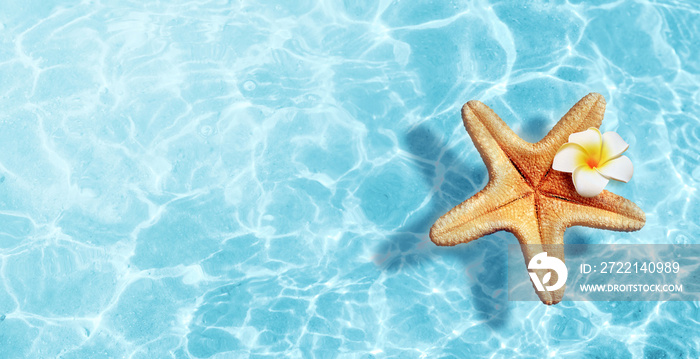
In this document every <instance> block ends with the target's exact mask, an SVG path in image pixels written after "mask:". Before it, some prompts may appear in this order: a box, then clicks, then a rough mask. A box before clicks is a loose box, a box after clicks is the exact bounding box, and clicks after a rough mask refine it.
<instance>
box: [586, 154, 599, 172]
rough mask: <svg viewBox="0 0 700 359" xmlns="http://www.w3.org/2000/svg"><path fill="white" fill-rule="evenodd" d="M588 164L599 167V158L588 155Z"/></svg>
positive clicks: (591, 166)
mask: <svg viewBox="0 0 700 359" xmlns="http://www.w3.org/2000/svg"><path fill="white" fill-rule="evenodd" d="M586 164H587V165H588V167H589V168H591V169H593V168H596V167H598V160H597V159H596V158H593V157H588V160H587V161H586Z"/></svg>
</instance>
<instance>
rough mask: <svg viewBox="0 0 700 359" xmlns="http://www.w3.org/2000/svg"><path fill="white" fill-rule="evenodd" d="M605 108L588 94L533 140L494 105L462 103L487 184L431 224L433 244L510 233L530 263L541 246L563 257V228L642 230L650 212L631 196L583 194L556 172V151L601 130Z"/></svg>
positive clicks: (552, 295)
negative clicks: (526, 138)
mask: <svg viewBox="0 0 700 359" xmlns="http://www.w3.org/2000/svg"><path fill="white" fill-rule="evenodd" d="M604 112H605V99H604V98H603V96H602V95H600V94H597V93H591V94H588V95H587V96H586V97H584V98H582V99H581V100H580V101H579V102H578V103H577V104H576V105H574V107H572V108H571V110H569V112H568V113H567V114H566V115H564V117H562V119H561V120H560V121H559V122H558V123H557V124H556V125H555V126H554V128H553V129H552V130H551V131H549V133H548V134H547V136H545V137H544V138H543V139H542V140H541V141H539V142H537V143H530V142H527V141H524V140H523V139H521V138H520V137H518V136H517V135H516V134H515V133H514V132H513V131H512V130H511V129H510V128H509V127H508V125H506V123H505V122H503V120H501V119H500V118H499V117H498V115H496V113H494V112H493V110H491V109H490V108H489V107H488V106H486V105H484V104H483V103H481V102H479V101H469V102H467V103H466V104H465V105H464V107H462V120H463V121H464V127H466V129H467V132H468V133H469V136H470V137H471V138H472V141H473V142H474V145H475V146H476V149H477V150H478V151H479V153H480V154H481V157H482V158H483V160H484V163H485V164H486V168H487V170H488V173H489V182H488V184H487V185H486V187H485V188H484V189H483V190H481V191H480V192H479V193H477V194H475V195H474V196H473V197H471V198H469V199H467V200H466V201H464V202H462V204H460V205H458V206H457V207H455V208H453V209H452V210H450V211H449V212H447V213H446V214H445V215H444V216H442V217H440V218H439V219H438V220H437V221H436V222H435V224H434V225H433V227H432V228H431V229H430V238H431V239H432V241H433V242H434V243H435V244H437V245H439V246H453V245H456V244H459V243H467V242H470V241H472V240H475V239H477V238H480V237H482V236H485V235H487V234H491V233H494V232H497V231H501V230H505V231H508V232H511V233H513V234H514V235H515V237H516V238H517V239H518V241H519V242H520V244H521V248H522V250H523V254H524V256H525V263H526V265H527V263H529V262H530V259H531V258H532V257H533V256H535V255H536V254H538V253H539V252H543V251H547V252H548V255H549V256H554V257H557V258H559V259H561V260H562V261H563V260H564V253H563V246H561V245H562V244H564V231H565V230H566V228H568V227H571V226H586V227H593V228H601V229H609V230H614V231H636V230H639V229H640V228H642V227H643V226H644V222H645V220H646V218H645V215H644V212H643V211H642V210H641V209H640V208H639V207H638V206H637V205H635V204H634V203H632V202H631V201H629V200H627V199H625V198H623V197H620V196H617V195H615V194H613V193H610V192H608V191H603V192H602V193H601V194H599V195H597V196H595V197H591V198H586V197H582V196H580V195H579V194H578V193H577V192H576V189H575V188H574V184H573V181H572V179H571V175H570V174H566V173H563V172H559V171H555V170H552V169H551V167H552V161H553V160H554V155H555V154H556V153H557V150H558V149H559V147H561V145H563V144H564V143H566V142H567V139H568V137H569V135H570V134H572V133H574V132H580V131H583V130H586V129H587V128H589V127H596V128H597V127H599V126H600V124H601V122H602V121H603V113H604ZM557 245H558V246H557ZM540 277H541V276H540ZM552 279H554V280H556V278H552ZM565 288H566V287H562V288H561V289H559V290H557V291H552V292H548V291H541V292H539V291H538V292H537V294H538V296H539V298H540V299H541V300H542V302H543V303H545V304H550V305H551V304H556V303H559V302H560V301H561V299H562V296H563V294H564V290H565Z"/></svg>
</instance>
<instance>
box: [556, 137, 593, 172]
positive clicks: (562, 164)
mask: <svg viewBox="0 0 700 359" xmlns="http://www.w3.org/2000/svg"><path fill="white" fill-rule="evenodd" d="M586 158H587V155H586V151H585V150H584V149H583V147H581V146H580V145H578V144H576V143H565V144H563V145H562V146H561V147H559V151H557V154H556V155H555V156H554V162H552V168H553V169H555V170H557V171H562V172H569V173H571V172H574V170H575V169H576V168H578V167H579V166H583V165H585V164H586Z"/></svg>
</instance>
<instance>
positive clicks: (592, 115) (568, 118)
mask: <svg viewBox="0 0 700 359" xmlns="http://www.w3.org/2000/svg"><path fill="white" fill-rule="evenodd" d="M604 113H605V98H604V97H603V95H601V94H599V93H595V92H591V93H589V94H588V95H586V96H584V97H583V98H582V99H581V100H579V101H578V102H577V103H576V104H575V105H574V106H573V107H571V109H570V110H569V112H567V113H566V115H564V117H562V118H561V120H559V122H557V124H556V125H554V128H552V129H551V130H550V131H549V133H547V135H546V136H544V138H543V139H542V140H540V142H537V144H536V147H537V149H538V150H542V149H546V150H547V151H549V152H551V153H549V155H548V156H546V157H549V158H554V155H555V154H556V153H557V150H559V147H561V145H563V144H565V143H566V142H568V141H569V135H571V134H572V133H576V132H581V131H585V130H586V129H588V128H590V127H595V128H598V127H600V124H601V123H602V122H603V115H604ZM550 155H551V156H550Z"/></svg>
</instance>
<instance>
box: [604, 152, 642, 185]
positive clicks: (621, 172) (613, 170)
mask: <svg viewBox="0 0 700 359" xmlns="http://www.w3.org/2000/svg"><path fill="white" fill-rule="evenodd" d="M598 172H599V173H600V174H601V175H603V176H605V177H606V178H610V179H614V180H617V181H622V182H627V181H629V180H630V179H631V178H632V173H633V172H634V166H633V165H632V161H631V160H630V159H629V158H627V156H620V157H618V158H613V159H611V160H609V161H608V162H605V163H603V165H602V166H599V167H598Z"/></svg>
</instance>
